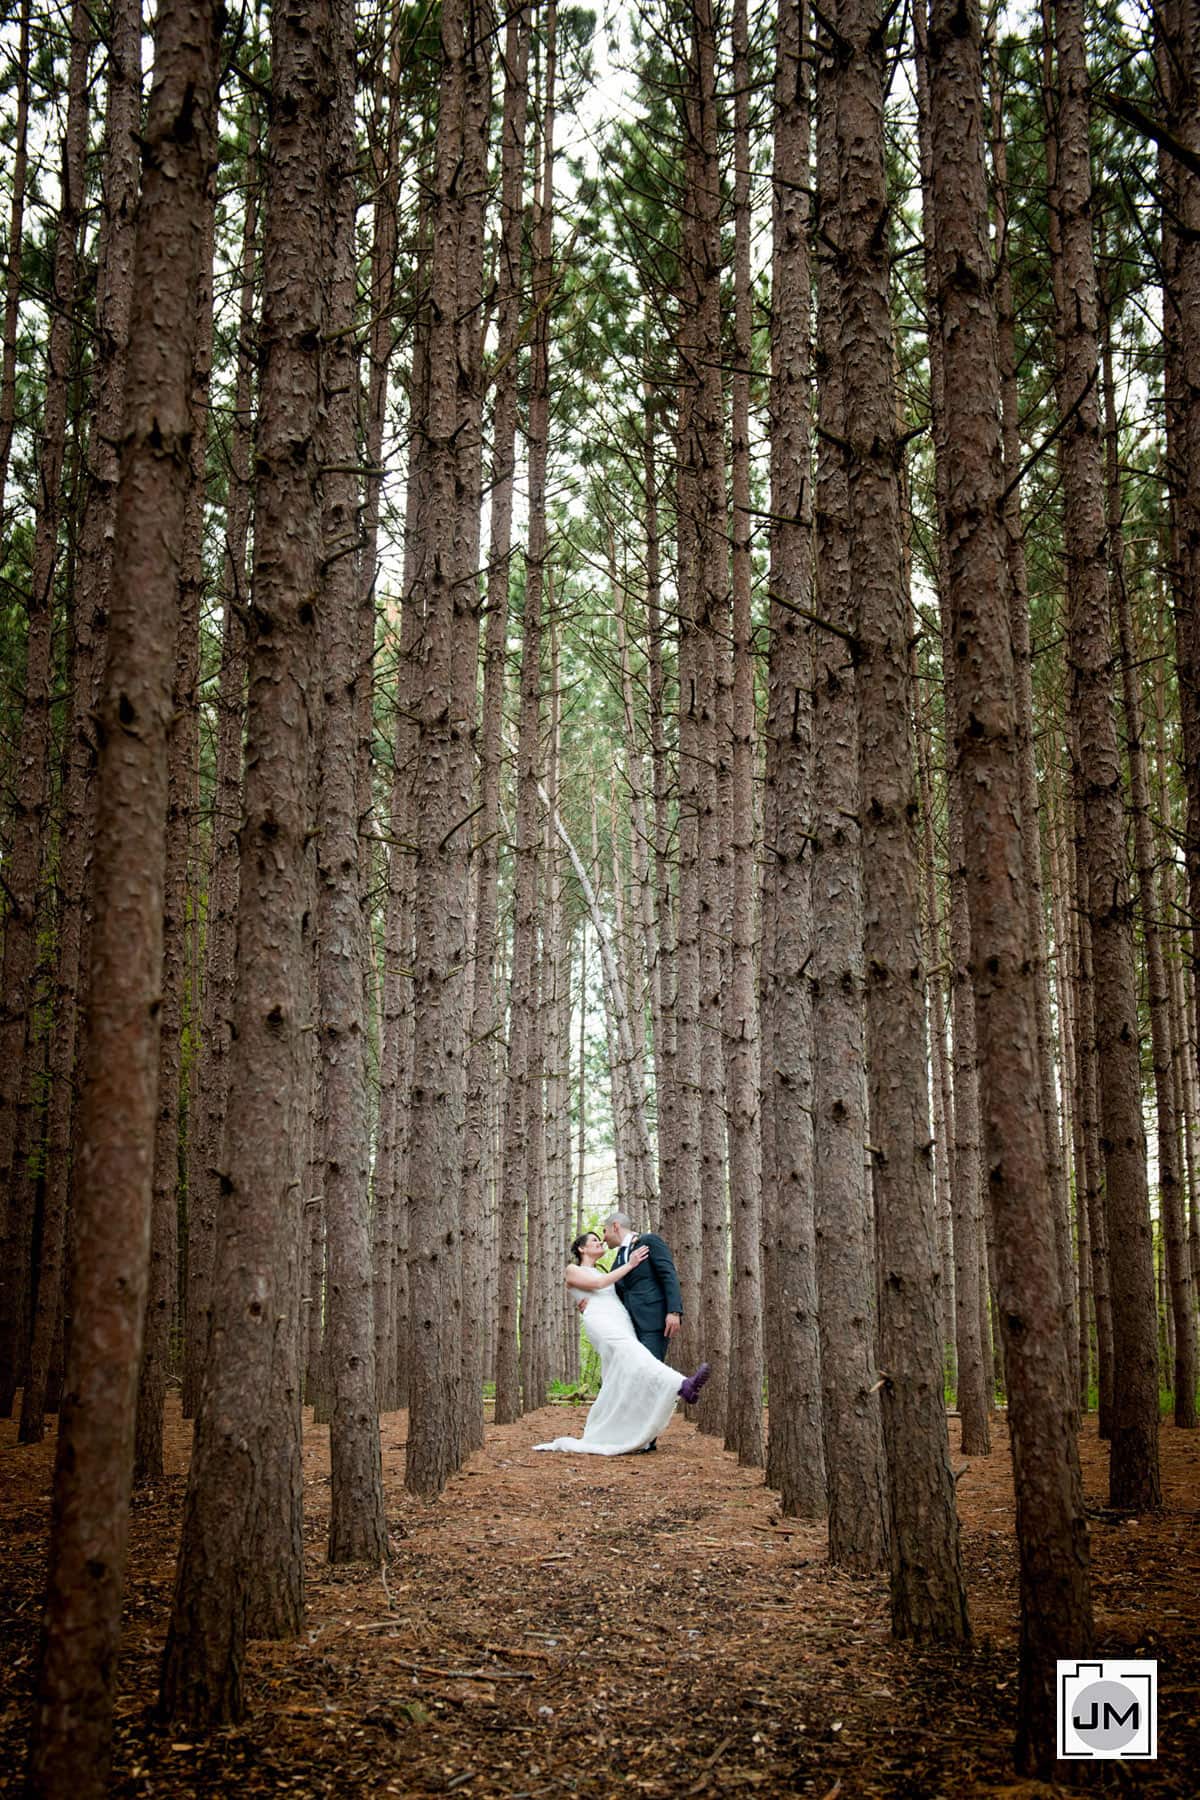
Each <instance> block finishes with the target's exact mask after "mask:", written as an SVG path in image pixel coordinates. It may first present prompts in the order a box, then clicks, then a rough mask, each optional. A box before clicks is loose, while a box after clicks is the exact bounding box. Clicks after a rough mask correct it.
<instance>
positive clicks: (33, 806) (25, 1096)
mask: <svg viewBox="0 0 1200 1800" xmlns="http://www.w3.org/2000/svg"><path fill="white" fill-rule="evenodd" d="M92 41H93V27H92V23H91V19H90V16H89V14H88V10H87V8H86V6H84V5H83V4H82V3H81V0H75V4H73V6H72V8H71V23H70V56H69V60H68V65H67V129H66V136H65V138H64V140H63V145H62V164H61V174H60V188H59V207H58V216H57V219H56V222H55V228H54V274H53V299H52V304H51V308H50V330H49V334H48V339H47V345H46V381H45V391H44V395H43V400H42V416H41V429H40V432H39V434H38V457H37V489H36V500H35V508H34V526H33V547H32V566H31V569H30V576H29V594H28V600H27V603H26V609H25V610H26V616H27V620H28V625H27V631H26V637H25V678H24V684H23V693H22V705H21V728H20V739H19V742H18V745H17V753H16V769H15V773H14V779H13V790H12V803H11V807H10V809H9V817H8V825H7V841H6V845H5V856H4V888H5V898H6V900H7V910H6V913H5V918H4V957H3V968H2V971H0V1417H3V1418H8V1417H9V1415H10V1414H11V1412H12V1407H13V1398H14V1393H15V1390H16V1388H17V1387H18V1386H20V1385H21V1384H22V1383H23V1381H24V1377H25V1364H26V1356H27V1348H28V1328H29V1324H30V1318H29V1280H30V1271H31V1266H32V1263H31V1249H32V1236H33V1192H32V1187H31V1184H30V1181H29V1175H28V1165H27V1161H26V1157H27V1153H28V1151H29V1149H30V1148H31V1147H32V1146H31V1144H30V1141H29V1140H30V1131H31V1128H32V1124H33V1074H34V1069H33V1063H34V1060H35V1057H36V1056H40V1054H41V1051H40V1047H36V1048H35V1045H34V1042H33V1038H32V1034H31V1030H30V1027H31V1023H32V1017H31V1015H32V1008H33V1001H34V988H35V975H36V971H37V962H38V927H39V919H40V913H41V907H42V897H41V888H42V875H43V863H44V858H45V854H46V849H47V835H48V833H47V827H48V824H49V815H50V755H51V717H50V708H51V699H52V690H53V679H54V673H53V654H52V653H53V624H54V584H55V570H56V569H57V567H58V559H59V526H60V523H61V519H62V508H63V491H62V490H63V468H64V463H65V459H66V448H67V390H68V385H69V383H70V380H71V374H72V370H71V361H72V345H73V342H74V318H75V312H76V308H77V305H78V297H77V294H76V281H77V267H78V242H77V240H78V236H79V230H80V222H81V219H82V216H83V206H84V156H85V152H86V148H87V81H88V60H89V57H90V55H91V48H92Z"/></svg>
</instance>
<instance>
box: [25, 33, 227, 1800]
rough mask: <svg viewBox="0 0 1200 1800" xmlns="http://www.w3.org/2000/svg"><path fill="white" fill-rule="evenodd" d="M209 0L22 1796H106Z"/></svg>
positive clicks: (134, 654)
mask: <svg viewBox="0 0 1200 1800" xmlns="http://www.w3.org/2000/svg"><path fill="white" fill-rule="evenodd" d="M217 42H218V29H217V12H216V9H214V8H212V7H209V6H205V5H203V4H188V5H179V6H174V5H164V6H162V7H161V8H160V10H159V14H158V19H157V22H156V28H155V44H154V85H153V89H152V92H151V97H150V106H149V112H148V115H147V118H146V121H145V124H144V125H143V127H142V156H143V169H144V174H143V180H142V190H141V201H140V205H139V208H138V221H137V238H136V253H135V260H134V269H133V274H134V281H133V302H132V316H131V321H130V337H129V345H130V348H129V364H128V375H127V382H126V390H125V411H124V433H123V444H122V453H121V475H120V486H119V496H118V507H117V517H116V541H115V546H114V556H113V570H114V583H113V588H112V593H111V596H110V623H109V640H108V641H109V651H108V660H107V667H106V670H105V675H104V680H103V686H102V690H101V705H100V716H101V721H102V727H101V737H100V768H99V782H98V813H97V825H96V844H95V858H94V893H95V902H96V918H95V925H94V928H93V933H92V939H91V980H90V987H89V992H90V1001H89V1016H88V1021H87V1047H88V1048H87V1065H86V1069H85V1074H84V1083H83V1087H82V1090H81V1093H80V1100H79V1121H80V1146H81V1156H80V1166H79V1169H78V1172H77V1177H76V1187H75V1219H74V1237H75V1242H74V1262H73V1271H72V1282H71V1303H70V1312H71V1320H72V1325H71V1335H70V1346H69V1351H68V1364H67V1373H66V1382H65V1387H64V1393H63V1401H62V1406H61V1409H60V1420H59V1435H58V1454H57V1459H56V1463H55V1471H54V1506H53V1520H52V1526H51V1543H50V1568H49V1577H48V1591H47V1601H46V1610H45V1623H44V1629H43V1638H42V1646H41V1654H40V1659H39V1667H38V1674H37V1685H36V1703H35V1709H34V1717H33V1730H32V1744H31V1756H30V1767H29V1791H30V1793H32V1794H36V1795H39V1796H46V1797H47V1800H50V1797H51V1796H60V1795H62V1794H66V1793H70V1794H75V1795H79V1796H80V1800H92V1797H93V1796H94V1797H95V1800H100V1797H101V1796H103V1795H104V1793H105V1792H106V1790H107V1785H108V1782H107V1777H108V1766H109V1750H110V1743H111V1732H112V1706H113V1678H114V1672H115V1663H116V1655H117V1647H118V1641H119V1635H120V1619H121V1598H122V1587H123V1583H124V1570H125V1552H126V1542H127V1528H128V1512H129V1492H130V1480H131V1475H132V1465H133V1430H134V1412H135V1404H136V1392H137V1368H138V1358H139V1355H140V1351H141V1332H142V1315H143V1309H144V1305H145V1298H146V1266H147V1255H148V1250H149V1227H150V1196H151V1180H152V1174H153V1170H152V1164H151V1155H150V1151H151V1146H152V1144H153V1142H154V1108H155V1095H156V1087H157V1079H158V1035H159V1033H158V1019H157V1004H158V993H159V981H160V979H161V962H162V904H163V856H164V828H165V823H166V809H167V784H166V737H167V728H168V721H169V717H170V709H171V668H172V657H173V651H174V643H175V613H176V607H177V598H178V583H179V547H180V544H181V542H182V538H183V510H184V497H185V490H186V485H187V460H188V447H187V446H188V432H189V428H190V423H191V421H190V407H189V401H190V396H191V380H192V356H193V336H194V332H195V325H196V308H195V300H194V294H195V287H196V283H197V281H198V279H199V275H200V266H201V256H202V249H203V227H202V220H203V194H204V189H205V185H206V183H207V180H208V173H209V168H210V165H211V162H212V160H213V157H214V155H215V130H214V123H215V117H214V115H215V110H216V60H217Z"/></svg>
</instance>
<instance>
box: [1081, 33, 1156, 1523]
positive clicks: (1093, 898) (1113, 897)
mask: <svg viewBox="0 0 1200 1800" xmlns="http://www.w3.org/2000/svg"><path fill="white" fill-rule="evenodd" d="M1055 26H1056V47H1057V54H1058V89H1057V106H1058V116H1057V121H1056V141H1057V149H1058V169H1057V175H1058V196H1059V205H1060V209H1061V211H1060V219H1061V230H1062V250H1063V284H1062V285H1063V291H1064V294H1065V295H1066V296H1068V297H1069V298H1068V299H1065V300H1064V303H1063V312H1062V315H1061V326H1060V333H1061V338H1062V346H1063V350H1062V357H1063V360H1062V368H1061V376H1060V410H1061V414H1062V418H1063V421H1064V427H1065V428H1064V431H1063V436H1062V440H1061V442H1062V473H1063V509H1064V510H1063V531H1064V540H1065V545H1066V555H1067V592H1068V622H1067V654H1068V660H1069V663H1070V667H1071V673H1072V710H1073V714H1074V717H1075V719H1076V721H1077V724H1078V729H1079V746H1080V754H1081V757H1082V767H1081V775H1082V783H1083V811H1084V839H1085V845H1086V855H1087V863H1088V924H1089V926H1090V928H1091V939H1092V959H1093V963H1094V967H1095V1000H1096V1048H1097V1060H1098V1066H1099V1085H1100V1114H1101V1123H1102V1130H1103V1138H1104V1172H1105V1211H1106V1213H1107V1219H1108V1236H1109V1242H1110V1243H1112V1244H1119V1245H1120V1248H1121V1254H1120V1256H1119V1257H1117V1258H1116V1259H1115V1260H1114V1262H1113V1264H1112V1271H1111V1272H1112V1284H1113V1287H1112V1298H1113V1438H1112V1449H1111V1454H1110V1463H1109V1496H1110V1499H1111V1502H1112V1504H1113V1505H1114V1506H1127V1507H1131V1508H1135V1509H1137V1508H1144V1507H1148V1506H1149V1507H1153V1506H1158V1505H1160V1504H1161V1501H1162V1489H1161V1484H1160V1480H1159V1470H1158V1363H1157V1355H1156V1349H1155V1341H1154V1269H1153V1257H1152V1252H1151V1241H1150V1206H1149V1196H1148V1193H1147V1186H1146V1146H1145V1140H1144V1136H1143V1125H1142V1105H1141V1069H1140V1064H1139V1047H1138V1040H1139V1032H1138V1013H1137V986H1136V978H1135V970H1134V960H1133V921H1132V915H1131V903H1130V896H1129V881H1128V876H1127V873H1126V854H1125V818H1124V804H1123V797H1122V793H1121V757H1120V749H1119V745H1118V742H1117V729H1116V720H1115V718H1114V716H1113V692H1112V652H1111V647H1110V641H1109V604H1108V571H1107V563H1108V542H1107V538H1108V533H1107V527H1106V522H1105V516H1104V464H1103V451H1102V446H1101V442H1100V429H1099V407H1098V396H1097V394H1096V381H1097V376H1098V372H1099V361H1098V343H1097V330H1098V319H1097V305H1096V268H1095V258H1094V255H1093V249H1092V238H1091V206H1092V183H1091V169H1090V164H1089V107H1088V88H1087V81H1088V77H1087V65H1086V59H1085V54H1084V37H1083V9H1082V4H1081V0H1057V4H1056V8H1055Z"/></svg>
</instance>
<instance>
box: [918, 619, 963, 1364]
mask: <svg viewBox="0 0 1200 1800" xmlns="http://www.w3.org/2000/svg"><path fill="white" fill-rule="evenodd" d="M914 655H915V651H914ZM913 681H914V692H916V693H917V694H918V696H919V693H920V685H919V682H918V681H917V675H916V668H915V665H914V670H913ZM930 711H931V707H930V704H929V702H927V703H926V704H925V705H924V706H922V705H921V704H920V700H919V698H918V711H917V719H916V727H917V782H918V789H919V794H920V801H921V831H922V848H923V852H924V854H923V857H922V862H923V865H924V876H925V918H924V926H925V936H924V948H925V967H926V971H927V974H926V982H927V986H928V993H929V1023H930V1028H931V1031H932V1034H933V1078H932V1083H931V1085H932V1089H933V1135H934V1179H935V1186H936V1192H937V1202H938V1220H939V1224H940V1231H939V1240H940V1244H941V1254H942V1339H943V1344H944V1349H945V1359H946V1376H947V1379H950V1377H951V1376H953V1378H954V1380H955V1382H956V1383H957V1380H958V1352H957V1331H956V1295H955V1290H954V1220H953V1208H952V1200H951V1181H950V1159H951V1156H952V1154H953V1146H954V1091H953V1088H952V1087H951V1083H950V1058H949V1056H948V1055H947V1049H946V995H945V989H944V987H943V985H942V977H943V975H944V974H945V968H944V966H943V963H942V934H941V918H940V907H939V904H938V891H937V890H938V859H937V845H936V840H935V835H934V799H933V774H932V766H933V731H932V726H931V723H930Z"/></svg>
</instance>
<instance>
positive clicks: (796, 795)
mask: <svg viewBox="0 0 1200 1800" xmlns="http://www.w3.org/2000/svg"><path fill="white" fill-rule="evenodd" d="M807 34H808V10H807V7H806V5H805V3H804V0H785V3H784V4H783V5H782V6H781V8H780V14H779V36H778V41H777V44H776V51H775V150H774V166H775V175H776V180H775V183H774V201H773V217H772V228H773V244H772V265H771V515H772V523H771V540H770V553H771V609H770V624H771V640H770V660H769V666H768V689H769V692H768V707H769V711H768V719H767V743H766V792H765V799H764V805H763V814H764V836H765V841H766V845H767V855H768V856H769V858H770V870H769V874H768V876H767V877H765V880H766V881H767V882H768V883H769V885H768V889H767V896H766V901H767V903H766V904H764V907H763V951H762V959H763V975H762V987H763V996H764V997H763V1040H764V1041H763V1049H764V1057H763V1085H764V1090H765V1093H766V1099H765V1103H764V1112H765V1114H766V1115H767V1117H768V1119H769V1121H770V1133H771V1135H770V1140H769V1142H768V1141H764V1157H763V1163H764V1173H767V1172H769V1173H770V1174H771V1175H773V1177H774V1179H773V1181H771V1182H770V1183H765V1184H764V1193H763V1211H764V1238H765V1242H766V1246H767V1257H766V1266H767V1293H766V1303H767V1308H768V1315H769V1318H770V1319H771V1320H773V1325H772V1328H771V1329H770V1330H769V1331H768V1334H767V1380H768V1384H769V1391H770V1440H769V1444H768V1462H767V1480H768V1482H769V1483H770V1484H771V1486H772V1487H777V1488H778V1489H779V1490H780V1505H781V1507H782V1509H783V1511H784V1512H785V1513H786V1514H788V1515H792V1516H799V1517H801V1518H808V1519H816V1518H819V1517H820V1516H821V1514H822V1512H823V1511H824V1508H825V1472H824V1464H823V1458H822V1450H821V1385H820V1357H819V1343H818V1331H817V1275H816V1242H815V1235H814V1233H815V1225H814V1219H813V1202H812V1194H813V1180H814V1170H813V1117H812V1107H813V1057H812V1012H811V989H810V986H809V980H808V971H807V968H806V963H807V960H808V956H809V953H810V950H811V947H812V932H813V915H812V889H811V880H810V868H809V858H808V844H809V839H810V836H811V832H812V817H811V808H812V797H811V786H810V782H809V770H810V768H811V763H812V753H813V743H812V699H811V696H812V657H811V649H810V644H809V634H808V630H807V628H806V623H805V620H806V615H809V614H811V613H812V611H813V595H812V589H813V552H812V480H811V467H812V455H811V446H810V441H809V431H810V418H809V373H810V365H811V356H812V347H811V341H810V328H809V257H808V232H809V223H810V212H809V201H808V191H809V174H808V139H809V122H810V113H809V97H808V73H807V68H806V65H805V53H806V48H807V45H806V40H807ZM682 747H683V746H682V739H681V743H680V749H681V753H682Z"/></svg>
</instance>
